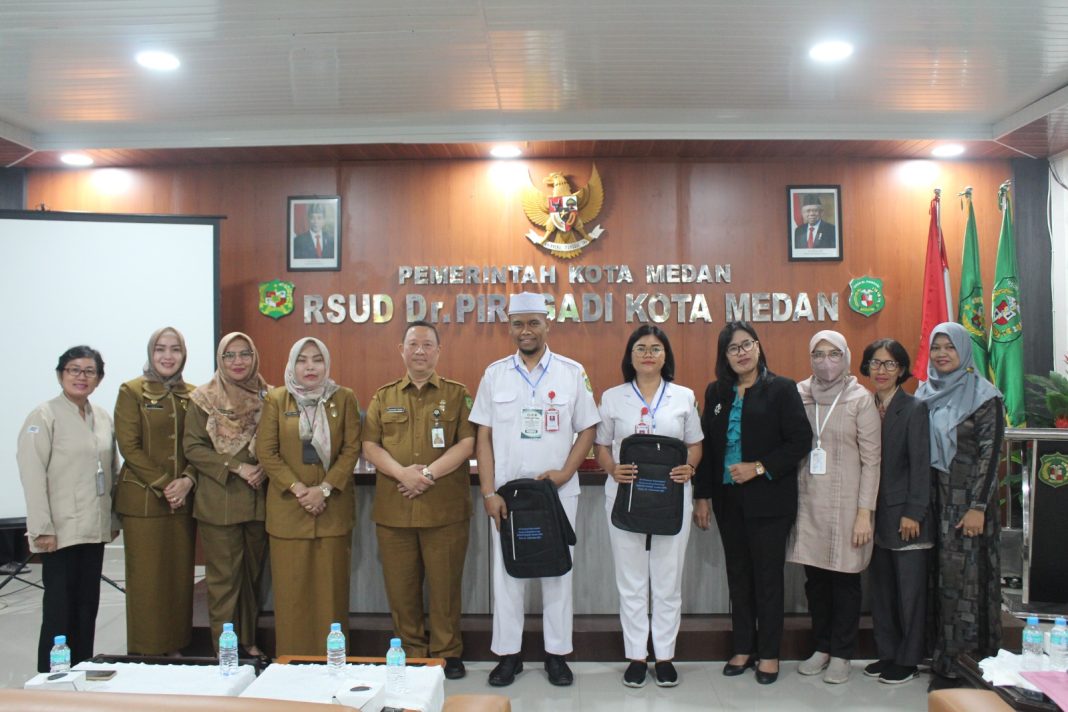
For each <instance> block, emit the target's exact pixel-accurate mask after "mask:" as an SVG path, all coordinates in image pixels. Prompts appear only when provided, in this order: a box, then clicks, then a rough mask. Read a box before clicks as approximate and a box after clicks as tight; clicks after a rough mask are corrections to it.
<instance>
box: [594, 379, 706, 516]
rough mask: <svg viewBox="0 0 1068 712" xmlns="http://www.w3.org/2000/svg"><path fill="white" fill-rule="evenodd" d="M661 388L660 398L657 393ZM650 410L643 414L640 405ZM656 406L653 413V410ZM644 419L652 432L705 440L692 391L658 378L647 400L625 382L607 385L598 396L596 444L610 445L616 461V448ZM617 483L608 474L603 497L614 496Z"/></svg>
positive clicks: (693, 440)
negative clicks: (605, 389) (654, 388)
mask: <svg viewBox="0 0 1068 712" xmlns="http://www.w3.org/2000/svg"><path fill="white" fill-rule="evenodd" d="M661 391H663V398H661V397H660V395H661ZM657 403H659V405H657ZM646 407H648V409H649V411H650V412H649V413H646V414H645V415H644V416H643V415H642V408H646ZM654 409H655V411H656V413H655V414H654V413H652V412H651V411H653V410H654ZM643 421H644V422H645V424H646V425H647V426H648V427H649V433H650V434H651V435H666V436H667V437H671V438H678V439H679V440H681V441H683V442H684V443H686V445H687V446H689V445H693V444H694V443H699V442H701V441H702V440H704V437H705V436H704V433H702V432H701V416H700V415H699V414H698V412H697V400H696V399H695V398H694V395H693V391H691V390H690V389H689V388H686V387H685V386H680V385H677V384H675V383H668V382H667V381H661V382H660V390H658V391H657V393H656V395H654V396H653V400H652V402H650V403H648V404H646V403H645V402H643V400H642V398H641V396H640V395H639V394H638V393H636V392H635V386H632V385H631V383H624V384H622V385H619V386H616V387H614V388H609V389H608V390H607V391H605V392H604V395H602V396H601V423H600V425H598V426H597V444H598V445H606V446H607V445H611V446H612V459H613V460H615V461H616V462H619V448H620V445H621V444H622V443H623V438H625V437H627V436H628V435H633V434H634V432H635V429H636V428H637V426H638V423H640V422H643ZM618 488H619V483H618V482H616V481H615V480H614V479H612V478H611V477H608V479H606V480H605V483H604V493H605V496H606V497H613V498H614V497H615V496H616V490H617V489H618Z"/></svg>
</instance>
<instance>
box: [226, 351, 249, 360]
mask: <svg viewBox="0 0 1068 712" xmlns="http://www.w3.org/2000/svg"><path fill="white" fill-rule="evenodd" d="M238 357H241V360H242V361H251V360H252V352H251V351H223V355H222V360H223V361H233V360H234V359H235V358H238Z"/></svg>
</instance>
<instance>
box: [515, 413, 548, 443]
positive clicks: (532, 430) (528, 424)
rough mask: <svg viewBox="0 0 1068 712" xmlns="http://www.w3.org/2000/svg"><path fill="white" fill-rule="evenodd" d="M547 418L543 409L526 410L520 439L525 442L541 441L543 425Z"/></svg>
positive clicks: (523, 415)
mask: <svg viewBox="0 0 1068 712" xmlns="http://www.w3.org/2000/svg"><path fill="white" fill-rule="evenodd" d="M544 417H545V414H544V412H543V411H542V409H541V408H524V409H523V414H522V419H523V429H522V430H521V431H520V434H519V437H520V438H521V439H523V440H541V432H542V430H541V429H542V424H543V419H544Z"/></svg>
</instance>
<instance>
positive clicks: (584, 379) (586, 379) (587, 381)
mask: <svg viewBox="0 0 1068 712" xmlns="http://www.w3.org/2000/svg"><path fill="white" fill-rule="evenodd" d="M582 382H583V383H585V384H586V390H587V391H589V392H590V393H593V384H592V383H590V377H589V376H587V375H586V372H585V371H583V372H582Z"/></svg>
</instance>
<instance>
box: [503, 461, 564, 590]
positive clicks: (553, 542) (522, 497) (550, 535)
mask: <svg viewBox="0 0 1068 712" xmlns="http://www.w3.org/2000/svg"><path fill="white" fill-rule="evenodd" d="M497 494H498V495H500V496H501V498H502V499H503V500H504V504H505V506H507V507H508V518H507V519H503V520H501V531H500V536H501V553H502V554H503V556H504V568H505V571H507V572H508V575H509V576H512V577H513V578H550V577H553V576H563V575H564V574H566V573H567V572H568V571H570V570H571V549H570V548H569V547H571V546H574V545H575V541H576V539H575V530H574V528H572V526H571V522H570V521H569V520H568V518H567V514H566V513H565V512H564V506H563V504H561V503H560V496H559V495H558V494H557V493H556V486H555V485H554V484H553V483H552V481H551V480H549V479H543V480H531V479H520V480H513V481H511V482H509V483H507V484H505V485H502V486H501V488H500V489H498V490H497Z"/></svg>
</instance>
